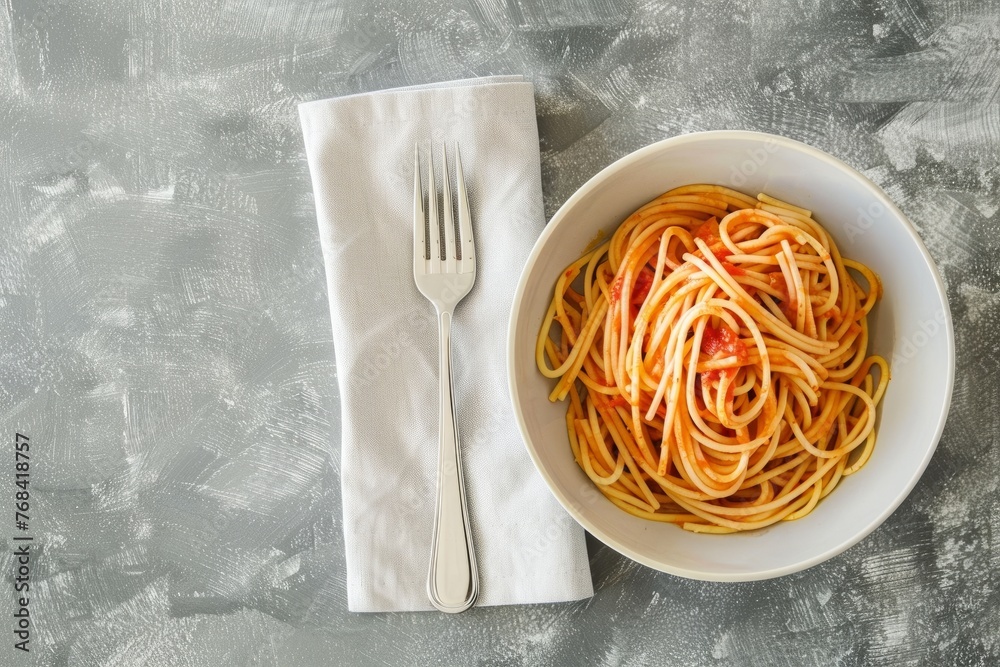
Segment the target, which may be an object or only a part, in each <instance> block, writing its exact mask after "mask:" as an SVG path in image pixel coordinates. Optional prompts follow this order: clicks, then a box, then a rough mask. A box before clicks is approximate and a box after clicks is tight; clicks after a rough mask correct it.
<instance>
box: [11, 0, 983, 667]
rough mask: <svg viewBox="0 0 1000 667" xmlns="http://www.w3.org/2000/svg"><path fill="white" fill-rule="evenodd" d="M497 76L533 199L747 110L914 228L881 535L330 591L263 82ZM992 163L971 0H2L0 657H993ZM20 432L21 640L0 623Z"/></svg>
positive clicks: (295, 262) (297, 233)
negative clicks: (933, 268) (938, 294)
mask: <svg viewBox="0 0 1000 667" xmlns="http://www.w3.org/2000/svg"><path fill="white" fill-rule="evenodd" d="M507 73H514V74H524V75H526V76H527V77H529V78H530V79H531V80H532V81H533V82H534V83H535V86H536V91H537V111H538V123H539V130H540V136H541V151H542V173H543V186H544V190H545V202H544V205H545V210H546V212H547V214H548V215H551V214H552V213H553V212H554V211H555V210H556V209H557V208H558V206H559V205H560V204H561V203H562V202H563V201H564V200H565V199H566V198H567V197H569V195H570V194H571V193H572V192H573V191H574V190H575V189H576V188H577V187H578V186H579V185H581V184H582V183H583V182H584V181H585V180H586V179H588V178H589V177H590V176H591V175H593V174H594V173H596V172H597V171H598V170H600V169H601V168H602V167H604V166H606V165H607V164H609V163H611V162H612V161H614V160H615V159H617V158H619V157H621V156H623V155H625V154H626V153H628V152H630V151H632V150H634V149H636V148H639V147H641V146H643V145H646V144H648V143H650V142H653V141H656V140H659V139H662V138H665V137H669V136H673V135H677V134H682V133H686V132H692V131H697V130H711V129H748V130H760V131H765V132H772V133H777V134H781V135H784V136H787V137H791V138H793V139H798V140H801V141H804V142H807V143H809V144H811V145H813V146H816V147H818V148H821V149H823V150H826V151H828V152H830V153H832V154H833V155H836V156H838V157H840V158H841V159H843V160H845V161H846V162H848V163H849V164H851V165H852V166H854V167H855V168H857V169H859V170H860V171H862V172H863V173H864V174H865V175H867V176H868V177H869V178H871V179H872V180H874V181H875V182H876V183H878V184H879V185H880V186H881V187H882V188H884V189H885V190H886V191H887V192H888V193H889V195H890V196H891V197H892V198H893V199H894V200H895V201H896V202H897V203H898V205H899V206H900V207H901V208H902V210H903V211H904V212H905V213H906V214H907V215H908V216H909V217H910V219H911V220H912V221H913V223H914V224H915V226H916V227H917V229H918V230H919V232H920V234H921V236H922V238H923V240H924V242H925V243H926V245H927V247H928V249H929V251H930V253H931V255H932V256H933V257H934V259H935V260H936V262H937V263H938V265H939V267H940V269H941V272H942V274H943V278H944V281H945V283H946V285H947V291H948V297H949V299H950V302H951V308H952V315H953V317H954V321H955V331H956V339H957V354H958V370H957V377H956V384H955V394H954V401H953V404H952V409H951V414H950V416H949V419H948V423H947V426H946V428H945V431H944V437H943V439H942V441H941V444H940V447H939V448H938V451H937V453H936V454H935V456H934V458H933V460H932V461H931V463H930V467H929V468H928V469H927V472H926V474H925V475H924V477H923V478H922V479H921V481H920V483H919V484H918V485H917V486H916V488H915V490H914V491H913V493H912V494H911V495H910V497H909V498H908V499H907V500H906V502H904V503H903V505H902V506H901V507H900V508H899V509H898V510H897V511H896V512H895V513H894V514H893V515H892V516H891V517H890V518H889V519H888V520H887V521H886V522H885V524H883V525H882V526H881V527H880V528H879V529H878V530H876V531H875V532H874V533H872V534H871V535H870V536H869V537H867V538H866V539H865V540H863V541H862V542H861V543H860V544H858V545H857V546H855V547H853V548H851V549H849V550H848V551H846V552H845V553H843V554H841V555H839V556H837V557H835V558H833V559H832V560H830V561H828V562H826V563H823V564H821V565H819V566H816V567H813V568H811V569H809V570H806V571H803V572H800V573H797V574H794V575H791V576H786V577H783V578H779V579H774V580H769V581H761V582H756V583H742V584H719V583H705V582H696V581H688V580H684V579H679V578H676V577H673V576H669V575H666V574H660V573H657V572H654V571H653V570H650V569H647V568H645V567H642V566H640V565H637V564H635V563H633V562H631V561H629V560H627V559H625V558H623V557H621V556H619V555H618V554H617V553H615V552H614V551H612V550H610V549H608V548H606V547H604V546H602V545H601V544H599V543H598V542H596V541H594V540H590V541H589V548H590V554H591V565H592V569H593V576H594V582H595V586H596V589H597V594H596V596H595V597H594V598H593V599H590V600H586V601H581V602H577V603H571V604H560V605H541V606H524V607H504V608H489V609H474V610H472V611H470V612H468V613H466V614H462V615H460V616H457V617H452V616H445V615H441V614H437V613H421V614H374V615H364V614H351V613H348V612H347V611H346V600H345V581H344V575H343V572H344V562H343V558H344V554H343V538H342V534H341V525H340V487H339V470H338V460H339V437H340V426H341V424H340V418H339V411H338V400H339V399H338V395H337V390H336V386H337V384H336V383H337V366H336V356H335V350H334V348H333V344H332V337H331V331H330V320H329V311H328V307H327V298H326V288H325V280H324V272H323V265H322V256H321V252H320V247H319V241H318V233H317V229H316V223H315V212H314V208H313V203H312V194H311V190H310V184H309V176H308V169H307V166H306V162H305V157H304V153H303V146H302V137H301V132H300V129H299V122H298V117H297V112H296V105H297V104H299V103H301V102H303V101H308V100H313V99H319V98H323V97H330V96H334V95H341V94H347V93H357V92H363V91H368V90H375V89H379V88H386V87H392V86H399V85H410V84H419V83H427V82H433V81H443V80H448V79H455V78H463V77H470V76H478V75H487V74H507ZM998 157H1000V6H998V5H997V4H996V3H993V2H989V1H986V0H980V1H977V0H879V1H876V2H854V1H847V0H832V1H831V2H818V1H815V0H796V1H792V0H761V1H759V2H756V1H753V2H752V1H750V0H728V1H723V2H698V1H695V0H679V1H677V2H654V1H652V0H572V1H559V0H510V1H508V2H504V1H501V0H466V1H464V2H456V3H454V4H450V3H446V2H443V1H441V0H415V1H413V2H406V3H395V2H387V1H385V0H370V1H366V0H360V1H358V2H347V1H341V2H326V1H321V2H306V1H303V0H183V1H182V0H100V1H98V0H74V1H72V2H70V1H69V0H38V1H34V2H32V1H27V0H5V2H3V3H2V4H0V239H2V245H0V441H2V442H3V443H4V445H3V448H2V450H0V451H2V454H0V492H2V494H0V534H3V535H4V539H5V545H6V548H5V549H4V555H3V556H0V572H2V575H0V587H2V589H3V590H2V591H0V611H2V613H0V638H2V639H0V664H2V665H21V664H26V665H27V664H31V665H53V666H56V665H58V666H63V665H65V666H73V667H76V666H79V667H83V666H94V667H97V666H102V667H103V666H109V665H114V666H122V667H138V666H140V665H184V666H189V667H201V666H205V667H208V666H217V665H240V666H242V665H275V666H288V667H291V666H301V665H325V664H344V665H362V664H385V665H403V664H415V665H431V664H442V665H511V666H513V665H581V664H594V665H607V666H609V667H610V666H613V665H653V664H664V665H674V666H686V665H692V666H693V665H720V666H722V665H733V666H739V665H750V666H759V667H765V666H767V667H770V666H780V665H788V666H795V667H801V666H807V665H818V666H827V665H897V664H898V665H917V664H926V665H995V664H998V663H1000V604H998V602H1000V597H998V596H1000V490H998V487H1000V442H998V440H1000V416H998V414H1000V411H998V408H1000V376H998V370H1000V357H998V354H997V349H998V348H1000V261H998V259H997V257H998V251H1000V218H998V215H997V211H998V207H1000V199H998V197H1000V188H998V185H1000V171H998V167H997V162H998ZM402 196H404V197H405V195H402ZM405 205H406V206H408V205H409V202H408V200H406V201H405ZM384 409H387V410H388V409H392V406H384ZM17 432H20V433H22V434H25V435H27V436H29V437H30V439H31V440H30V441H31V445H32V448H31V487H30V488H31V501H30V502H31V509H30V512H29V514H30V532H31V534H32V535H33V536H34V538H35V540H34V542H33V543H32V547H31V550H32V557H33V558H32V571H31V577H32V588H31V599H30V613H31V619H32V623H33V625H32V635H31V644H30V647H31V652H30V654H24V653H22V652H18V651H16V650H15V649H14V648H13V644H14V641H13V635H12V630H13V627H14V624H13V622H12V620H13V618H12V614H13V606H14V604H15V603H16V600H14V598H15V595H14V592H13V591H14V583H15V574H14V573H15V571H16V570H15V567H16V558H15V557H14V556H13V555H12V550H13V544H14V542H13V541H12V537H13V536H14V535H15V534H17V532H18V531H16V530H15V528H14V523H13V522H14V516H13V512H14V500H13V494H14V492H15V487H14V485H13V481H14V477H13V470H14V458H13V457H14V441H15V434H16V433H17ZM420 557H423V555H420ZM487 565H488V564H484V567H485V566H487Z"/></svg>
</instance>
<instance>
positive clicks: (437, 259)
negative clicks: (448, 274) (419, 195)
mask: <svg viewBox="0 0 1000 667" xmlns="http://www.w3.org/2000/svg"><path fill="white" fill-rule="evenodd" d="M427 208H428V209H430V210H428V211H427V221H428V224H427V229H428V233H429V234H430V236H428V239H427V241H428V242H427V245H428V246H429V247H430V251H431V252H430V255H431V263H430V272H431V273H438V272H440V271H441V225H440V223H439V222H438V198H437V185H436V184H435V182H434V147H433V145H432V146H431V150H429V151H428V152H427Z"/></svg>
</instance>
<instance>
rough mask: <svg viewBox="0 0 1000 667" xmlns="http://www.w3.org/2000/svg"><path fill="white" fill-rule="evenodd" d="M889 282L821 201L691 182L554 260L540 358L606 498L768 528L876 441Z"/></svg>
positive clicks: (657, 511)
mask: <svg viewBox="0 0 1000 667" xmlns="http://www.w3.org/2000/svg"><path fill="white" fill-rule="evenodd" d="M852 272H853V274H852ZM855 275H857V276H859V277H860V280H861V282H863V283H864V284H865V287H862V286H861V284H859V281H858V280H856V279H855ZM574 285H577V286H578V287H574ZM880 294H881V284H880V282H879V279H878V276H876V275H875V273H874V272H872V271H871V270H870V269H868V268H867V267H866V266H864V265H862V264H860V263H858V262H854V261H851V260H849V259H845V258H843V257H841V255H840V253H839V252H838V250H837V246H836V244H835V243H834V242H833V239H832V238H830V236H829V235H828V234H827V233H826V231H825V230H824V229H823V228H822V227H821V226H820V225H819V224H818V223H817V222H816V221H815V220H814V219H813V218H812V214H811V212H810V211H807V210H805V209H802V208H799V207H797V206H793V205H791V204H788V203H785V202H782V201H779V200H777V199H774V198H772V197H769V196H767V195H764V194H761V195H758V196H757V199H753V198H751V197H749V196H747V195H745V194H743V193H740V192H737V191H735V190H731V189H729V188H725V187H721V186H715V185H689V186H685V187H680V188H676V189H674V190H671V191H669V192H667V193H665V194H663V195H661V196H659V197H657V198H656V199H654V200H653V201H651V202H649V203H648V204H646V205H645V206H643V207H642V208H640V209H638V210H637V211H635V212H634V213H633V214H632V215H630V216H629V217H628V218H627V219H626V220H625V221H624V222H623V223H622V224H621V226H620V227H619V228H618V230H617V231H616V232H615V233H614V235H613V236H612V238H611V239H610V240H609V241H607V242H605V243H604V244H602V245H600V246H599V247H597V248H596V249H593V250H591V251H589V252H587V253H586V254H585V255H583V257H581V258H580V259H578V260H577V261H575V262H573V263H572V264H571V265H570V266H568V267H567V268H566V269H565V270H564V271H563V273H562V274H560V276H559V279H558V280H557V281H556V286H555V295H554V297H553V299H552V303H551V304H550V306H549V308H548V312H547V313H546V316H545V319H544V321H543V323H542V327H541V331H540V333H539V336H538V342H537V345H536V354H535V356H536V363H537V365H538V368H539V369H540V370H541V372H542V373H543V374H544V375H545V376H547V377H550V378H553V379H557V382H556V385H555V387H554V388H553V390H552V393H551V395H550V396H549V399H550V400H553V401H555V400H566V399H567V398H568V399H569V401H568V402H569V407H568V411H567V414H566V426H567V430H568V433H569V441H570V446H571V447H572V450H573V456H574V457H575V459H576V461H577V463H579V465H580V466H581V467H582V468H583V470H584V471H585V472H586V474H587V476H588V477H590V479H591V480H593V482H594V483H595V484H596V485H597V487H598V488H599V489H600V490H601V492H603V493H604V495H605V496H607V498H608V499H609V500H610V501H611V502H612V503H614V504H615V505H617V506H618V507H620V508H621V509H623V510H625V511H626V512H629V513H630V514H634V515H636V516H639V517H643V518H646V519H652V520H655V521H663V522H670V523H675V524H678V525H680V526H682V527H683V528H685V529H688V530H691V531H695V532H707V533H728V532H735V531H743V530H751V529H755V528H761V527H764V526H767V525H770V524H773V523H775V522H777V521H781V520H785V521H788V520H793V519H798V518H800V517H802V516H805V515H806V514H808V513H809V512H811V511H812V510H813V509H814V508H815V507H816V504H817V503H818V502H819V501H820V500H821V499H823V498H824V497H825V496H826V495H827V494H829V493H830V492H831V491H833V489H834V488H836V486H837V484H838V483H839V482H840V480H841V479H842V478H843V477H845V476H847V475H850V474H852V473H854V472H857V470H859V469H860V468H861V467H862V466H864V465H865V463H866V462H867V461H868V459H869V457H870V456H871V454H872V449H873V447H874V444H875V429H874V426H875V410H876V406H877V405H878V403H879V401H880V399H881V397H882V394H883V392H884V391H885V387H886V384H887V383H888V380H889V368H888V364H887V363H886V361H885V359H883V358H882V357H880V356H867V347H868V319H867V316H868V313H869V312H870V311H871V309H872V307H873V306H874V305H875V302H876V301H877V299H878V298H879V296H880Z"/></svg>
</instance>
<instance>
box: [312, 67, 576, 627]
mask: <svg viewBox="0 0 1000 667" xmlns="http://www.w3.org/2000/svg"><path fill="white" fill-rule="evenodd" d="M299 112H300V117H301V121H302V131H303V134H304V138H305V145H306V155H307V157H308V161H309V171H310V173H311V175H312V185H313V193H314V195H315V198H316V215H317V217H318V219H319V231H320V241H321V243H322V246H323V257H324V259H325V262H326V276H327V290H328V293H329V298H330V315H331V317H332V320H333V338H334V346H335V353H336V357H337V381H338V383H339V389H340V400H341V423H342V441H341V465H340V473H341V484H342V494H343V509H344V517H343V519H344V543H345V547H346V551H347V595H348V608H349V609H350V610H351V611H416V610H425V609H432V607H431V604H430V602H429V601H428V599H427V593H426V581H427V568H428V563H429V558H430V542H431V530H432V523H433V518H434V497H435V485H436V478H437V467H436V466H437V438H438V404H437V402H438V391H437V386H438V353H437V344H438V343H437V324H436V319H435V314H434V308H433V306H432V305H431V304H430V302H428V301H427V300H426V299H425V298H424V297H423V296H422V295H421V294H420V293H419V292H418V291H417V288H416V286H415V285H414V283H413V257H412V248H413V245H412V243H413V240H412V211H413V202H412V197H413V146H414V143H416V142H420V144H421V146H422V147H423V150H422V165H424V167H423V170H424V172H425V173H424V175H423V177H422V178H423V179H424V183H425V184H426V182H427V178H426V164H427V162H426V160H427V149H428V148H429V146H430V144H431V142H432V141H433V142H434V147H435V152H434V161H435V166H436V167H437V169H438V170H440V164H441V160H440V150H441V143H442V142H444V143H446V144H447V146H448V148H449V162H450V163H451V164H452V165H453V164H454V162H453V157H452V156H451V151H452V149H453V146H454V142H455V141H456V140H457V141H458V142H459V145H460V148H461V152H462V162H463V166H464V170H465V176H466V179H467V183H468V189H469V200H470V205H471V210H472V217H473V225H474V230H475V237H476V248H477V251H478V253H477V263H478V275H477V277H476V285H475V287H474V288H473V290H472V292H471V293H470V294H469V295H468V296H467V297H465V299H463V300H462V302H461V303H460V304H459V305H458V307H457V308H456V309H455V317H454V323H453V325H452V346H453V350H452V364H453V373H454V387H455V405H456V410H457V414H458V426H459V431H460V433H461V439H462V455H463V457H464V458H463V465H464V470H465V484H466V491H467V494H468V503H469V514H470V518H471V523H472V533H473V539H474V541H475V546H476V559H477V561H478V564H479V577H480V594H479V602H478V604H480V605H503V604H518V603H533V602H560V601H566V600H577V599H581V598H584V597H588V596H590V595H593V587H592V583H591V579H590V569H589V565H588V560H587V549H586V545H585V542H584V535H583V531H582V529H580V527H579V526H577V525H576V524H575V523H574V522H573V520H572V519H571V518H570V517H569V515H567V514H566V513H565V512H564V511H563V509H562V508H561V507H560V506H559V505H558V503H557V502H556V500H555V499H554V498H553V496H552V494H551V493H550V492H549V491H548V489H547V488H546V487H545V483H544V482H543V481H542V478H541V476H539V475H538V473H537V472H536V471H535V469H534V467H533V466H532V463H531V460H530V459H529V457H528V455H527V452H526V451H525V448H524V445H523V443H522V442H521V438H520V435H519V433H518V430H517V426H516V422H515V420H514V415H513V410H512V408H511V405H510V399H509V398H508V392H507V373H506V352H505V350H506V344H505V338H506V332H507V318H508V314H509V313H510V306H511V300H512V297H513V294H514V288H515V285H516V283H517V279H518V275H519V273H520V271H521V268H522V266H523V265H524V261H525V259H526V258H527V256H528V253H529V251H530V249H531V246H532V244H533V243H534V241H535V239H536V237H537V236H538V234H539V232H540V231H541V229H542V227H543V225H544V222H545V221H544V216H543V209H542V192H541V178H540V170H539V146H538V128H537V125H536V121H535V106H534V92H533V87H532V84H530V83H528V82H524V81H522V80H521V78H520V77H491V78H489V79H475V80H469V81H457V82H449V83H445V84H438V85H434V86H427V87H415V88H402V89H396V90H387V91H381V92H376V93H370V94H361V95H352V96H350V97H342V98H336V99H329V100H322V101H317V102H309V103H306V104H303V105H301V106H300V107H299ZM438 173H439V174H440V171H438ZM440 182H441V181H440V177H438V183H439V184H440Z"/></svg>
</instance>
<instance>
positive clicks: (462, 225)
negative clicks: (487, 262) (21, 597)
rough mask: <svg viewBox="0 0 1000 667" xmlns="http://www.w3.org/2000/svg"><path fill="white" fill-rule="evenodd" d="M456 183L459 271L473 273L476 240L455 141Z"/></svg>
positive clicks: (460, 157)
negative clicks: (459, 245) (460, 256)
mask: <svg viewBox="0 0 1000 667" xmlns="http://www.w3.org/2000/svg"><path fill="white" fill-rule="evenodd" d="M455 182H456V183H455V184H456V187H457V188H458V193H457V194H458V231H459V236H460V239H459V241H460V243H461V244H462V259H461V260H459V263H458V272H459V273H473V272H474V271H475V270H476V241H475V237H473V235H472V215H471V214H470V213H469V194H468V192H466V190H465V172H463V171H462V154H461V153H459V151H458V142H457V141H456V142H455Z"/></svg>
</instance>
